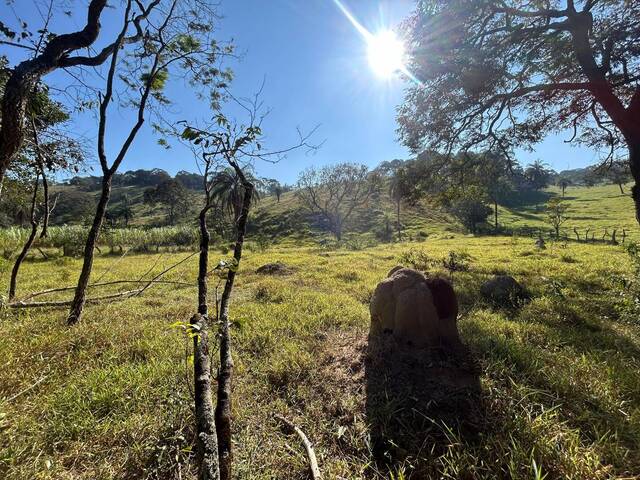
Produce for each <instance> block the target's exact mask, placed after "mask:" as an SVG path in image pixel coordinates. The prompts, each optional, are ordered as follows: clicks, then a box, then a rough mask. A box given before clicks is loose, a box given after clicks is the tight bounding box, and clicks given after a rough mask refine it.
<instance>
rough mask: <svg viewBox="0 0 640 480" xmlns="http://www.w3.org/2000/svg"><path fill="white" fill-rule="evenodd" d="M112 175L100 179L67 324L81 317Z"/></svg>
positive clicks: (71, 323)
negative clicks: (96, 200) (95, 205)
mask: <svg viewBox="0 0 640 480" xmlns="http://www.w3.org/2000/svg"><path fill="white" fill-rule="evenodd" d="M112 177H113V174H107V175H105V176H104V178H103V180H102V192H101V194H100V200H99V201H98V207H97V208H96V213H95V216H94V217H93V224H92V225H91V229H90V230H89V235H88V236H87V243H86V244H85V246H84V262H83V263H82V271H81V272H80V277H79V278H78V286H77V287H76V293H75V296H74V298H73V302H72V304H71V309H70V310H69V316H68V317H67V325H74V324H76V323H78V322H79V321H80V318H81V317H82V309H83V308H84V303H85V299H86V296H87V286H88V285H89V277H90V276H91V269H92V268H93V250H94V248H95V247H96V244H97V243H98V236H99V235H100V228H101V227H102V222H103V221H104V215H105V212H106V211H107V204H108V203H109V197H110V196H111V179H112Z"/></svg>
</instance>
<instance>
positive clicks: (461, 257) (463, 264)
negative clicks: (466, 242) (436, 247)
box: [442, 250, 471, 277]
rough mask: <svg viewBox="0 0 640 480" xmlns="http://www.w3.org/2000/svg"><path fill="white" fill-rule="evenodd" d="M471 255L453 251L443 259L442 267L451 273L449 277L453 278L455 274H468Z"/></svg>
mask: <svg viewBox="0 0 640 480" xmlns="http://www.w3.org/2000/svg"><path fill="white" fill-rule="evenodd" d="M470 260H471V255H469V254H468V253H467V252H461V251H457V252H456V251H454V250H451V251H450V252H449V253H448V254H447V256H446V257H444V258H443V259H442V266H443V267H444V268H445V269H446V270H447V271H448V272H449V275H451V277H453V274H454V273H455V272H467V271H469V262H470Z"/></svg>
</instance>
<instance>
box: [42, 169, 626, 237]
mask: <svg viewBox="0 0 640 480" xmlns="http://www.w3.org/2000/svg"><path fill="white" fill-rule="evenodd" d="M588 170H589V169H574V170H566V171H563V172H560V173H559V174H558V175H559V176H563V178H569V179H570V180H571V183H572V185H571V186H569V188H567V190H566V197H565V198H566V201H567V203H568V204H569V210H568V213H567V216H568V220H567V222H566V223H565V225H564V226H563V228H564V229H565V231H566V232H567V233H568V234H570V235H573V233H572V232H573V228H574V227H576V228H578V229H579V230H580V229H582V230H586V229H587V228H590V229H592V231H593V230H598V232H602V233H604V229H605V228H607V229H609V230H613V229H617V230H619V231H621V230H622V229H627V230H628V231H629V232H636V231H637V230H638V227H637V224H636V221H635V217H634V210H633V202H632V200H631V198H630V197H629V196H628V195H622V194H620V191H619V188H618V186H616V185H597V186H594V187H586V186H581V185H580V184H581V178H583V177H584V175H586V174H587V173H588ZM167 178H171V177H170V176H169V175H168V174H167V173H166V172H164V171H162V170H151V171H149V170H137V171H133V172H125V173H123V174H122V175H120V176H119V177H118V181H117V182H115V185H114V187H113V193H112V196H111V201H110V206H109V208H110V209H118V208H120V207H122V205H123V202H124V199H125V196H126V198H127V201H128V203H129V205H130V208H131V209H132V211H133V218H132V219H131V221H130V225H132V226H156V225H164V224H166V222H167V216H166V212H165V211H164V210H163V208H162V207H161V206H150V205H146V204H145V203H144V198H143V197H144V190H145V189H147V188H149V187H153V186H155V185H157V184H158V183H160V182H161V181H163V180H166V179H167ZM175 178H176V179H178V180H179V181H181V182H183V184H184V185H185V186H186V187H187V188H188V189H189V195H190V196H192V198H193V201H192V202H190V204H191V210H190V212H189V213H188V214H187V215H186V216H185V217H184V218H183V219H182V221H181V223H183V224H193V225H195V218H196V215H197V211H198V205H200V203H201V193H200V192H199V191H198V188H199V187H198V185H199V184H201V182H202V177H200V176H199V175H197V174H191V173H188V172H180V173H179V174H178V175H177V176H176V177H175ZM96 180H97V182H96ZM99 185H100V184H99V178H98V177H76V178H75V179H71V180H70V181H68V182H66V183H63V184H57V185H55V186H54V187H53V188H52V190H53V193H54V194H59V198H58V205H57V207H56V211H55V214H54V216H53V218H52V223H53V224H78V223H83V222H86V221H87V219H88V218H90V216H91V215H92V213H93V208H94V206H95V203H96V201H97V196H98V193H99ZM627 190H628V189H627ZM554 195H561V192H560V189H559V188H557V187H550V188H548V189H545V190H542V191H529V192H526V193H523V194H519V195H517V196H516V197H514V198H512V199H510V205H509V206H505V205H501V206H500V207H499V223H500V225H501V226H503V227H505V228H507V229H526V228H548V225H547V224H546V223H545V218H546V216H545V212H544V205H545V203H546V202H547V201H548V199H549V198H550V197H551V196H554ZM395 221H396V220H395V208H394V205H393V204H392V202H391V199H390V198H389V196H388V193H387V191H386V189H383V190H382V192H381V194H380V195H379V196H378V198H375V199H373V200H372V201H371V202H370V205H369V206H367V207H366V208H361V209H359V210H358V211H356V212H355V213H354V216H353V218H352V221H351V222H350V225H349V227H348V228H347V233H348V232H349V231H351V232H356V233H359V234H366V236H369V237H371V238H376V237H378V238H383V237H384V236H385V235H386V234H388V229H391V230H392V231H395ZM401 222H402V225H403V229H404V232H405V234H406V235H407V236H412V237H416V236H422V235H432V234H434V233H442V232H446V231H449V232H463V229H462V227H461V226H460V225H458V224H457V223H456V221H455V220H453V219H452V218H451V217H450V216H449V215H448V214H447V213H446V212H445V211H443V210H442V209H441V208H439V207H438V206H436V205H433V204H432V203H430V202H429V201H423V202H421V203H420V204H418V205H415V206H403V208H402V211H401ZM326 227H327V226H326V225H324V224H323V222H322V220H321V219H320V218H318V217H317V216H315V215H312V214H311V213H309V212H308V211H307V210H306V209H305V207H304V205H303V204H302V203H301V202H300V200H299V198H298V197H297V196H296V194H295V191H290V192H286V193H284V194H282V196H281V198H280V201H278V200H277V198H276V197H275V195H268V194H266V193H265V192H262V195H261V200H260V202H259V203H258V204H257V205H256V207H254V210H253V212H252V215H251V218H250V224H249V232H250V233H251V234H254V235H255V234H257V233H259V234H260V235H262V236H265V237H268V238H271V239H283V238H291V239H296V238H313V237H317V238H324V237H329V234H328V229H327V228H326ZM487 228H488V227H487ZM597 234H598V235H600V234H601V233H597Z"/></svg>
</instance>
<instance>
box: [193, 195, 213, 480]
mask: <svg viewBox="0 0 640 480" xmlns="http://www.w3.org/2000/svg"><path fill="white" fill-rule="evenodd" d="M205 188H206V185H205ZM210 208H211V205H210V203H209V199H208V198H207V202H206V205H205V206H204V208H203V209H202V210H201V211H200V216H199V223H200V255H199V261H198V314H197V315H195V316H194V317H193V318H192V319H191V325H192V329H193V333H194V337H193V373H194V383H195V388H194V393H195V398H194V401H195V410H196V429H197V435H198V438H197V441H196V442H197V455H198V469H199V470H198V479H199V480H218V479H219V478H220V467H219V460H218V437H217V433H216V424H215V415H214V407H213V394H212V387H211V359H210V354H209V326H210V325H209V316H208V306H207V271H208V267H209V239H210V236H209V230H208V228H207V212H208V210H209V209H210Z"/></svg>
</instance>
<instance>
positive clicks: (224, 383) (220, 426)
mask: <svg viewBox="0 0 640 480" xmlns="http://www.w3.org/2000/svg"><path fill="white" fill-rule="evenodd" d="M229 163H231V166H232V167H233V168H234V170H235V171H236V173H237V174H238V177H239V178H240V180H241V181H242V184H243V186H244V198H243V202H242V209H241V210H240V215H239V216H238V219H237V228H236V243H235V247H234V250H233V258H234V261H235V265H234V266H233V267H232V268H230V269H229V271H228V273H227V280H226V282H225V285H224V290H223V292H222V297H221V299H220V313H219V318H218V321H219V324H220V371H219V374H218V395H217V405H216V412H215V419H216V430H217V432H218V452H219V458H220V478H221V479H222V480H230V478H231V459H232V456H231V454H232V452H231V380H232V374H233V359H232V357H231V335H230V332H229V300H230V298H231V291H232V290H233V284H234V281H235V277H236V272H237V270H238V267H239V266H240V260H241V259H242V247H243V244H244V236H245V232H246V229H247V219H248V217H249V209H250V207H251V199H252V196H253V188H254V187H253V184H252V183H251V182H249V181H248V180H247V178H246V177H245V175H244V173H243V172H242V169H241V168H240V167H239V166H238V165H237V164H236V163H235V161H230V162H229Z"/></svg>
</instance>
